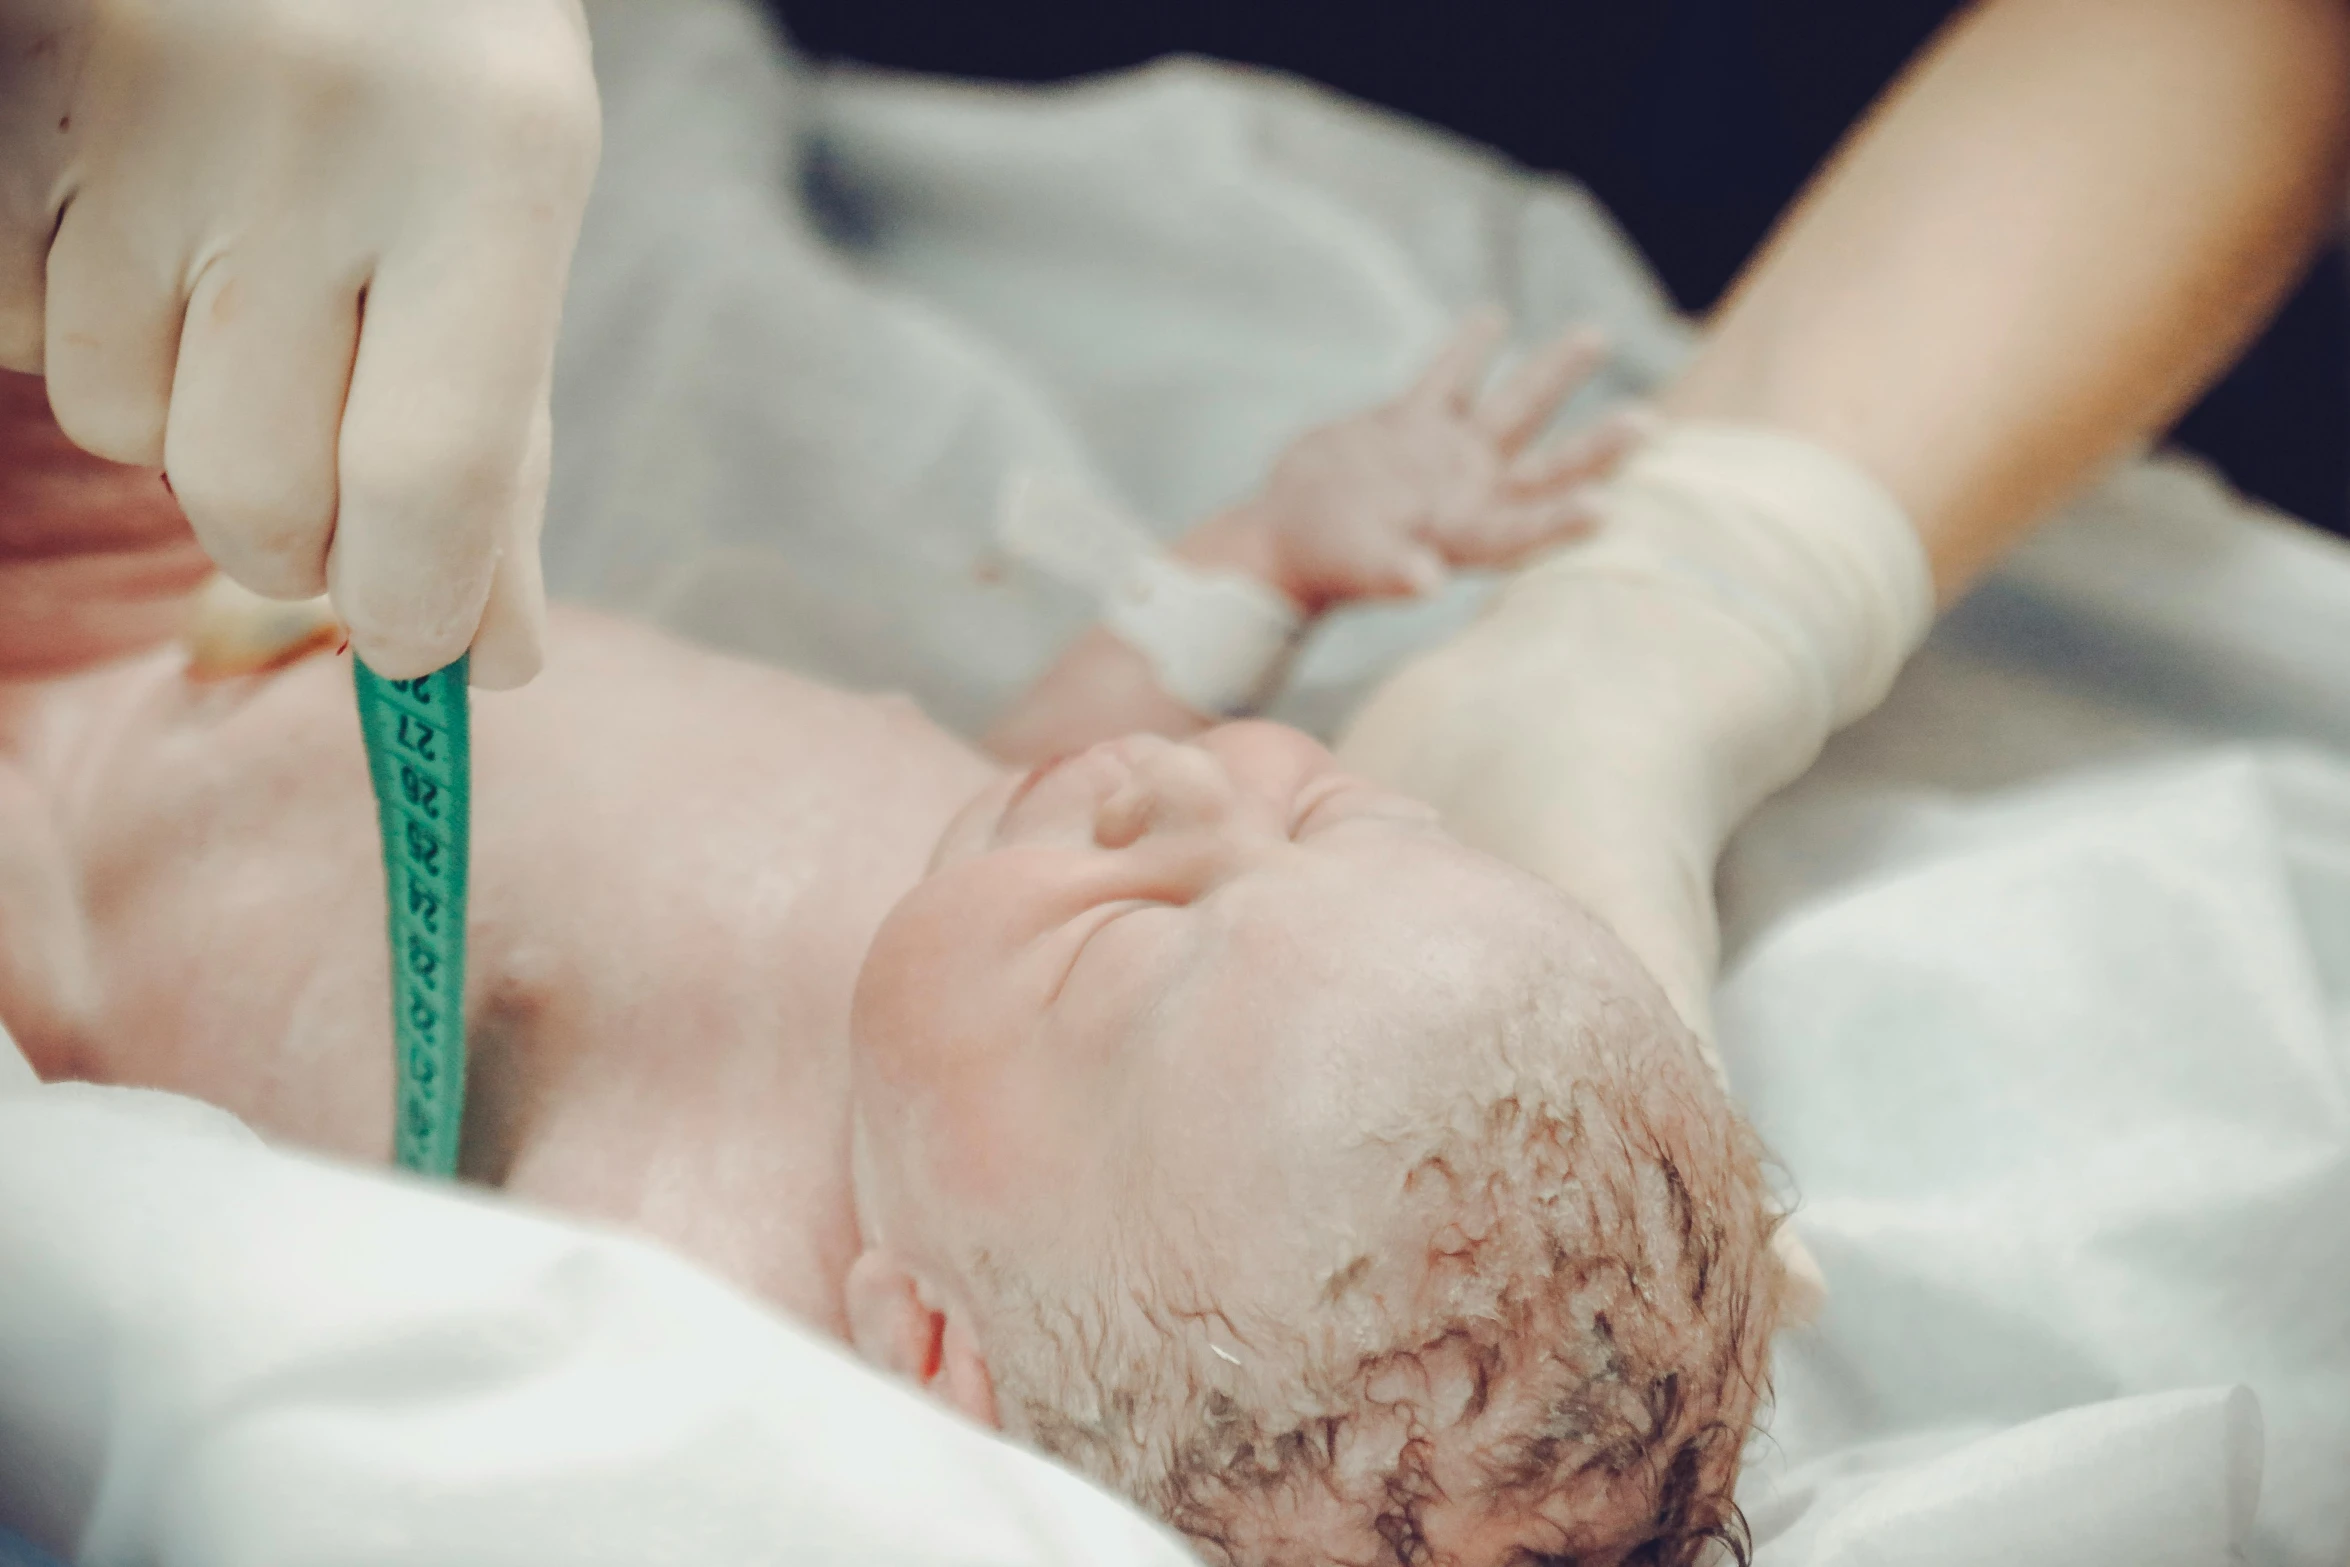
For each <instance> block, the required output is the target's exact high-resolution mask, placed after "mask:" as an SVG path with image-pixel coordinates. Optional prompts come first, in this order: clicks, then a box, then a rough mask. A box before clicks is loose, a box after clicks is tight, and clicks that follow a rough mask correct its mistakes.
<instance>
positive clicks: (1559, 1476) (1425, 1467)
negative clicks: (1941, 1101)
mask: <svg viewBox="0 0 2350 1567" xmlns="http://www.w3.org/2000/svg"><path fill="white" fill-rule="evenodd" d="M1588 980H1589V974H1588V972H1587V971H1583V972H1578V973H1568V972H1565V971H1563V970H1562V971H1560V972H1556V973H1551V974H1547V975H1544V976H1538V977H1537V978H1536V982H1534V983H1532V984H1529V985H1528V986H1526V987H1525V988H1524V989H1523V990H1521V991H1520V992H1519V1004H1518V1005H1516V1006H1515V1007H1514V1008H1512V1009H1511V1010H1510V1013H1509V1015H1506V1016H1503V1017H1499V1018H1495V1017H1491V1016H1487V1017H1484V1018H1480V1019H1478V1020H1476V1021H1475V1023H1474V1024H1473V1025H1472V1027H1471V1029H1470V1033H1471V1034H1472V1035H1473V1036H1474V1037H1472V1038H1469V1039H1465V1040H1463V1041H1461V1044H1462V1048H1463V1052H1464V1053H1463V1056H1462V1065H1463V1071H1462V1074H1461V1075H1462V1079H1463V1081H1464V1083H1474V1084H1475V1085H1476V1086H1475V1087H1474V1088H1469V1087H1464V1088H1463V1090H1462V1091H1461V1092H1460V1093H1459V1094H1457V1095H1456V1096H1454V1097H1453V1098H1451V1100H1450V1101H1449V1102H1447V1103H1444V1104H1441V1105H1433V1106H1424V1107H1420V1108H1419V1109H1418V1111H1417V1112H1416V1114H1415V1116H1414V1118H1413V1119H1411V1120H1410V1121H1407V1122H1404V1123H1401V1124H1396V1125H1391V1126H1383V1127H1377V1128H1372V1129H1370V1130H1367V1131H1366V1132H1365V1134H1364V1136H1365V1138H1366V1140H1367V1142H1369V1143H1370V1144H1373V1145H1375V1146H1376V1147H1377V1148H1378V1150H1379V1151H1380V1153H1381V1154H1382V1156H1383V1157H1388V1158H1392V1160H1393V1161H1394V1167H1395V1169H1396V1170H1397V1171H1398V1172H1399V1180H1400V1189H1399V1197H1398V1202H1397V1210H1398V1216H1397V1223H1396V1225H1395V1227H1394V1231H1393V1233H1392V1234H1391V1235H1390V1236H1387V1237H1383V1238H1382V1239H1383V1241H1384V1242H1385V1243H1386V1244H1385V1246H1384V1247H1383V1249H1382V1250H1381V1251H1379V1252H1373V1251H1366V1250H1359V1249H1358V1250H1354V1251H1352V1252H1351V1253H1343V1252H1342V1253H1338V1254H1334V1257H1333V1260H1332V1261H1331V1262H1330V1263H1329V1264H1328V1265H1326V1266H1325V1267H1323V1268H1322V1269H1321V1271H1320V1275H1319V1278H1320V1290H1319V1298H1318V1306H1317V1309H1316V1310H1315V1312H1314V1313H1313V1314H1312V1315H1311V1316H1310V1317H1308V1318H1307V1319H1306V1320H1303V1321H1298V1322H1289V1323H1275V1322H1260V1321H1234V1320H1233V1319H1232V1317H1231V1316H1229V1315H1227V1313H1226V1312H1225V1311H1224V1310H1223V1309H1221V1308H1219V1307H1218V1305H1217V1304H1216V1303H1215V1301H1214V1298H1213V1297H1212V1295H1211V1294H1210V1293H1209V1292H1208V1291H1207V1290H1206V1289H1205V1288H1204V1287H1202V1285H1201V1284H1200V1282H1199V1280H1198V1279H1197V1278H1196V1276H1195V1274H1194V1273H1193V1272H1192V1271H1191V1270H1190V1269H1189V1268H1187V1267H1186V1266H1185V1265H1184V1264H1182V1263H1180V1262H1178V1261H1176V1260H1174V1259H1175V1257H1176V1255H1177V1254H1178V1253H1181V1252H1186V1251H1188V1252H1191V1253H1193V1254H1195V1255H1197V1254H1199V1253H1198V1248H1199V1245H1200V1244H1201V1243H1202V1242H1203V1241H1204V1240H1206V1239H1207V1237H1202V1236H1194V1237H1191V1238H1190V1239H1191V1244H1190V1245H1189V1246H1187V1247H1174V1246H1169V1245H1166V1244H1165V1243H1164V1242H1165V1237H1163V1236H1162V1237H1157V1238H1155V1243H1154V1241H1153V1240H1152V1239H1149V1238H1139V1239H1137V1240H1136V1242H1135V1243H1134V1244H1133V1245H1131V1246H1129V1247H1127V1248H1126V1249H1125V1251H1126V1254H1125V1255H1124V1256H1122V1257H1121V1258H1119V1259H1117V1260H1116V1261H1114V1262H1113V1263H1111V1264H1109V1265H1108V1266H1109V1274H1108V1276H1105V1277H1102V1278H1099V1279H1097V1280H1096V1281H1095V1283H1096V1284H1097V1285H1098V1286H1099V1287H1098V1288H1095V1289H1089V1290H1087V1291H1085V1292H1084V1293H1083V1294H1082V1295H1081V1296H1080V1297H1077V1298H1074V1299H1073V1298H1071V1297H1068V1296H1065V1295H1064V1296H1062V1297H1060V1298H1058V1299H1052V1300H1047V1299H1045V1298H1044V1297H1043V1296H1042V1295H1041V1294H1040V1293H1039V1292H1037V1291H1036V1290H1034V1289H1033V1288H1032V1287H1030V1286H1029V1285H1028V1283H1027V1282H1026V1281H1023V1280H1020V1279H1017V1278H1014V1277H1012V1276H1010V1275H1008V1274H1007V1273H1006V1272H1004V1270H1002V1269H1000V1268H991V1267H987V1266H985V1265H984V1264H983V1265H982V1266H981V1267H980V1268H979V1269H978V1270H976V1275H977V1276H976V1279H975V1282H976V1283H977V1284H978V1285H979V1287H980V1288H981V1290H982V1291H983V1292H984V1293H985V1294H986V1295H988V1296H990V1297H992V1300H991V1302H990V1310H989V1315H990V1316H991V1317H992V1318H994V1319H995V1320H996V1321H998V1322H999V1323H1005V1322H1012V1323H1017V1324H1019V1326H1018V1327H1017V1328H1016V1329H1015V1331H1014V1332H1013V1333H1012V1334H1011V1335H1010V1337H1011V1339H1012V1340H1013V1341H1014V1342H1012V1343H1007V1344H1003V1345H999V1346H998V1347H997V1348H996V1349H995V1350H993V1351H991V1354H990V1364H991V1369H992V1370H993V1371H994V1373H995V1376H996V1391H997V1396H998V1399H999V1401H1000V1402H1001V1403H1002V1404H1003V1405H1004V1406H1005V1413H1006V1415H1007V1417H1008V1419H1009V1421H1010V1422H1011V1423H1012V1424H1013V1425H1014V1426H1015V1428H1017V1429H1020V1430H1022V1431H1024V1432H1025V1434H1026V1435H1027V1436H1028V1438H1029V1439H1030V1440H1031V1441H1033V1442H1034V1443H1036V1444H1037V1445H1038V1446H1040V1447H1042V1448H1043V1449H1044V1450H1045V1451H1047V1452H1049V1453H1052V1454H1054V1455H1055V1456H1057V1457H1059V1458H1061V1459H1062V1460H1063V1461H1064V1462H1067V1463H1069V1464H1071V1465H1072V1466H1073V1467H1075V1468H1077V1469H1079V1470H1081V1471H1083V1472H1085V1473H1087V1474H1090V1475H1092V1476H1093V1477H1095V1478H1096V1479H1098V1480H1100V1481H1102V1482H1103V1483H1105V1484H1107V1485H1109V1486H1111V1487H1112V1488H1114V1489H1116V1490H1119V1491H1121V1492H1123V1493H1125V1494H1126V1495H1128V1496H1130V1497H1132V1498H1133V1499H1134V1500H1136V1501H1137V1502H1138V1503H1140V1504H1141V1505H1143V1506H1144V1507H1146V1508H1147V1509H1148V1510H1150V1511H1151V1512H1153V1513H1155V1514H1157V1515H1158V1516H1159V1517H1161V1518H1164V1519H1166V1520H1167V1521H1168V1522H1170V1523H1171V1524H1173V1525H1174V1526H1175V1527H1176V1528H1177V1529H1179V1530H1181V1531H1182V1532H1183V1533H1184V1534H1185V1535H1187V1536H1188V1537H1189V1538H1190V1539H1191V1540H1192V1541H1193V1542H1194V1544H1195V1545H1196V1546H1197V1547H1198V1548H1199V1549H1200V1550H1201V1552H1202V1554H1203V1555H1204V1556H1205V1557H1206V1558H1207V1560H1209V1561H1210V1562H1216V1563H1221V1564H1228V1567H1308V1564H1312V1567H1332V1564H1343V1567H1691V1564H1695V1563H1697V1562H1699V1561H1701V1560H1704V1559H1705V1553H1706V1551H1707V1549H1708V1547H1709V1546H1712V1547H1717V1548H1718V1549H1719V1551H1720V1552H1721V1553H1723V1555H1724V1556H1726V1557H1727V1558H1728V1559H1731V1560H1735V1561H1737V1562H1740V1563H1744V1562H1745V1561H1746V1560H1747V1559H1748V1557H1749V1555H1750V1541H1749V1538H1748V1534H1747V1530H1746V1524H1745V1520H1744V1519H1743V1517H1742V1516H1741V1515H1740V1513H1739V1511H1738V1508H1737V1505H1736V1503H1735V1501H1734V1500H1733V1497H1732V1492H1731V1488H1732V1484H1733V1482H1734V1480H1735V1477H1736V1473H1737V1466H1738V1459H1739V1456H1740V1454H1741V1452H1742V1450H1743V1448H1744V1446H1745V1444H1746V1442H1747V1440H1748V1438H1749V1436H1750V1434H1751V1433H1752V1430H1753V1425H1754V1420H1755V1418H1756V1415H1757V1413H1758V1411H1759V1409H1760V1408H1761V1406H1762V1404H1763V1403H1764V1401H1765V1398H1766V1394H1767V1389H1766V1387H1765V1377H1766V1365H1767V1355H1768V1347H1769V1340H1770V1337H1771V1334H1772V1332H1773V1330H1774V1328H1775V1326H1776V1325H1777V1322H1778V1319H1779V1315H1780V1311H1781V1306H1782V1300H1783V1294H1784V1289H1785V1280H1784V1278H1783V1275H1782V1272H1781V1268H1780V1264H1779V1262H1778V1260H1777V1258H1776V1256H1775V1255H1774V1253H1773V1251H1772V1247H1771V1244H1770V1240H1771V1234H1772V1231H1773V1229H1774V1227H1775V1226H1776V1224H1777V1222H1778V1215H1777V1212H1776V1209H1775V1207H1774V1205H1773V1203H1772V1201H1771V1199H1770V1196H1769V1193H1768V1188H1767V1185H1766V1182H1765V1180H1764V1176H1763V1169H1762V1160H1761V1157H1760V1148H1759V1145H1758V1143H1757V1140H1756V1139H1755V1137H1754V1136H1753V1134H1752V1132H1751V1131H1750V1130H1749V1129H1748V1128H1747V1127H1746V1125H1745V1124H1744V1122H1743V1121H1741V1120H1740V1119H1739V1118H1738V1117H1737V1115H1736V1114H1735V1113H1734V1112H1733V1111H1732V1110H1731V1108H1730V1107H1729V1105H1728V1103H1727V1102H1726V1100H1725V1099H1724V1098H1723V1097H1722V1096H1721V1094H1720V1092H1719V1091H1718V1089H1717V1088H1716V1087H1715V1085H1714V1082H1713V1079H1712V1077H1711V1075H1710V1073H1709V1071H1708V1069H1707V1068H1706V1067H1705V1065H1704V1063H1703V1062H1702V1060H1701V1059H1700V1058H1699V1056H1698V1054H1697V1052H1696V1050H1695V1048H1694V1045H1693V1042H1691V1041H1690V1040H1689V1039H1688V1036H1687V1035H1686V1032H1685V1031H1684V1030H1682V1028H1681V1025H1680V1024H1679V1022H1678V1020H1677V1019H1675V1018H1673V1017H1672V1015H1671V1013H1670V1012H1669V1010H1668V1009H1666V1007H1665V1004H1664V1002H1663V1001H1662V999H1661V997H1653V996H1648V995H1633V996H1626V995H1622V994H1613V993H1610V994H1603V995H1601V996H1599V997H1598V998H1596V1000H1595V999H1594V998H1593V997H1592V995H1591V994H1590V993H1589V985H1588ZM1570 1064H1571V1066H1570ZM1415 1236H1416V1237H1417V1244H1418V1246H1419V1247H1420V1248H1421V1250H1422V1251H1423V1252H1424V1261H1423V1264H1422V1266H1421V1267H1420V1268H1419V1269H1418V1270H1417V1271H1418V1272H1419V1273H1420V1274H1421V1275H1422V1276H1421V1279H1420V1282H1419V1285H1418V1287H1417V1288H1415V1289H1413V1290H1411V1291H1410V1294H1411V1297H1412V1298H1410V1299H1408V1300H1401V1299H1397V1298H1395V1295H1396V1292H1395V1291H1394V1290H1393V1289H1392V1288H1390V1289H1387V1290H1384V1291H1383V1290H1382V1289H1381V1288H1380V1287H1379V1286H1378V1284H1377V1283H1376V1282H1375V1281H1376V1280H1377V1279H1378V1278H1379V1277H1381V1276H1383V1275H1392V1274H1393V1271H1394V1270H1393V1268H1392V1266H1391V1264H1392V1261H1393V1258H1394V1256H1395V1254H1396V1251H1397V1248H1399V1247H1400V1246H1402V1245H1405V1244H1410V1243H1411V1240H1412V1237H1415Z"/></svg>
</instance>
